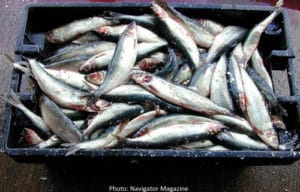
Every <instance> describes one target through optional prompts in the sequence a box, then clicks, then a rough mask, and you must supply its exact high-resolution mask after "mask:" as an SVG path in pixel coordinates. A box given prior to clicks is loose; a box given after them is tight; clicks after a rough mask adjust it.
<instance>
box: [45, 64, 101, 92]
mask: <svg viewBox="0 0 300 192" xmlns="http://www.w3.org/2000/svg"><path fill="white" fill-rule="evenodd" d="M45 70H46V72H47V73H49V74H50V75H52V76H53V77H54V78H55V79H58V80H60V81H62V82H64V83H66V84H68V85H70V86H72V87H75V88H77V89H80V90H83V91H89V90H95V89H97V88H98V86H95V85H94V84H91V83H89V82H86V81H85V75H83V74H81V73H78V72H74V71H68V70H55V69H45Z"/></svg>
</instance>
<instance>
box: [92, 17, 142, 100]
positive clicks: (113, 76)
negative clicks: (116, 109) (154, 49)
mask: <svg viewBox="0 0 300 192" xmlns="http://www.w3.org/2000/svg"><path fill="white" fill-rule="evenodd" d="M136 56H137V35H136V24H135V22H132V23H130V24H129V25H128V26H127V28H126V30H125V31H124V32H123V33H122V35H121V37H120V39H119V41H118V45H117V47H116V50H115V52H114V55H113V58H112V61H111V63H110V64H109V66H108V71H107V75H106V77H105V79H104V81H103V83H102V84H101V85H100V86H99V88H98V89H96V90H95V91H93V92H92V93H90V94H89V96H92V97H93V98H98V97H100V96H101V95H103V94H104V93H106V92H108V91H110V90H112V89H113V88H115V87H117V86H119V85H122V84H124V83H125V82H127V81H128V80H129V78H128V75H129V73H130V70H131V68H132V67H133V65H134V63H135V61H136Z"/></svg>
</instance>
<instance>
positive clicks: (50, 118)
mask: <svg viewBox="0 0 300 192" xmlns="http://www.w3.org/2000/svg"><path fill="white" fill-rule="evenodd" d="M40 109H41V114H42V117H43V120H44V121H45V123H46V124H47V125H48V127H49V128H50V130H51V131H52V132H53V133H54V134H55V135H57V136H58V137H59V138H61V139H62V140H63V141H65V142H69V143H79V141H80V138H81V133H80V132H79V130H78V128H77V127H76V126H75V125H74V123H73V122H72V121H71V120H70V119H69V118H68V117H67V116H66V115H65V114H64V113H63V112H62V111H61V109H60V108H59V107H58V106H57V105H56V104H55V103H54V102H53V101H51V100H50V99H49V98H48V97H46V96H44V95H43V96H41V97H40Z"/></svg>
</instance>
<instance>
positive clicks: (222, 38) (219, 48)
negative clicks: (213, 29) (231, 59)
mask: <svg viewBox="0 0 300 192" xmlns="http://www.w3.org/2000/svg"><path fill="white" fill-rule="evenodd" d="M246 33H247V30H246V29H245V28H242V27H238V26H227V27H225V28H224V30H223V31H222V32H220V33H219V34H218V35H216V36H215V38H214V41H213V43H212V45H211V47H210V48H209V50H208V55H207V62H208V63H212V62H214V61H216V60H217V59H218V57H219V56H220V55H222V54H223V53H225V52H227V51H228V50H229V49H230V48H232V47H234V46H235V45H237V44H238V43H239V42H241V41H242V39H243V38H244V37H245V35H246Z"/></svg>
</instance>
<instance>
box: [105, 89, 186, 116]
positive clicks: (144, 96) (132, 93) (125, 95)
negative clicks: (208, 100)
mask: <svg viewBox="0 0 300 192" xmlns="http://www.w3.org/2000/svg"><path fill="white" fill-rule="evenodd" d="M102 98H104V99H107V100H110V101H117V102H126V103H139V104H144V105H145V106H148V105H149V103H150V102H151V103H150V105H152V106H149V107H152V108H153V107H154V106H153V105H158V106H160V108H162V109H166V110H168V111H173V112H180V111H183V109H182V108H181V107H179V106H176V105H173V104H171V103H168V102H166V101H164V100H162V99H160V98H159V97H157V96H155V95H154V94H152V93H150V92H149V91H147V90H145V89H143V88H142V87H141V86H139V85H130V84H129V85H120V86H118V87H116V88H114V89H112V90H111V91H109V92H107V93H105V94H104V95H102Z"/></svg>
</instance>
